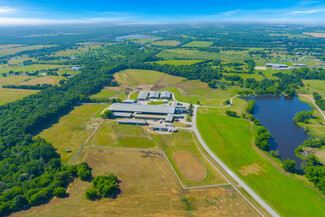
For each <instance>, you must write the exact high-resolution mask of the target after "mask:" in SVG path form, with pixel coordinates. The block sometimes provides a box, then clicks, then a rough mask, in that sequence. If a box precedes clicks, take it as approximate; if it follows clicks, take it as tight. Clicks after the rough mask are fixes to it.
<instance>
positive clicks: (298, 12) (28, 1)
mask: <svg viewBox="0 0 325 217" xmlns="http://www.w3.org/2000/svg"><path fill="white" fill-rule="evenodd" d="M189 21H190V22H193V21H242V22H254V21H259V22H304V23H310V22H312V23H324V22H325V0H302V1H295V0H271V1H270V0H269V1H263V0H260V1H257V0H245V1H243V0H223V1H220V0H200V1H199V0H163V1H155V0H150V1H148V0H132V1H131V0H123V1H121V0H120V1H119V0H114V1H112V0H93V1H90V0H9V1H8V0H0V24H1V25H6V24H54V23H78V22H88V23H89V22H114V23H170V22H189Z"/></svg>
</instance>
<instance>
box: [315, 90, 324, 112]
mask: <svg viewBox="0 0 325 217" xmlns="http://www.w3.org/2000/svg"><path fill="white" fill-rule="evenodd" d="M313 96H314V99H315V103H316V105H318V106H319V108H321V109H322V110H325V100H324V99H322V96H321V95H319V94H318V93H313Z"/></svg>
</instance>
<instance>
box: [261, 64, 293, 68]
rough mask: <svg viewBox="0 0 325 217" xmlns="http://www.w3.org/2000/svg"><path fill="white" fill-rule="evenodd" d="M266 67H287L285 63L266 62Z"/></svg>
mask: <svg viewBox="0 0 325 217" xmlns="http://www.w3.org/2000/svg"><path fill="white" fill-rule="evenodd" d="M266 67H272V68H273V69H285V68H288V66H287V65H286V64H277V63H267V64H266Z"/></svg>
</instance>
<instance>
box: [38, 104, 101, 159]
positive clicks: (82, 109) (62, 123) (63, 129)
mask: <svg viewBox="0 0 325 217" xmlns="http://www.w3.org/2000/svg"><path fill="white" fill-rule="evenodd" d="M102 107H103V105H100V104H83V105H80V106H76V107H74V108H73V110H72V111H71V112H70V113H69V114H67V115H65V116H63V117H61V118H60V120H59V122H58V123H56V124H54V125H53V126H51V127H50V128H48V129H46V130H44V131H42V132H41V133H40V134H39V135H40V136H41V137H42V138H44V139H46V141H48V142H51V143H52V144H53V146H54V148H56V149H57V152H58V153H59V154H60V155H61V160H62V161H63V162H64V163H66V162H68V160H69V159H70V157H71V156H72V155H73V154H74V153H75V151H76V150H77V149H78V148H79V147H80V146H81V145H82V144H84V143H85V142H86V140H87V139H88V138H89V137H90V135H91V134H92V133H93V132H94V130H95V129H96V128H97V127H98V125H99V124H100V122H101V121H102V119H101V118H97V117H93V118H92V116H93V115H94V114H95V113H96V112H97V111H98V110H100V109H101V108H102ZM66 149H69V150H71V152H67V151H66Z"/></svg>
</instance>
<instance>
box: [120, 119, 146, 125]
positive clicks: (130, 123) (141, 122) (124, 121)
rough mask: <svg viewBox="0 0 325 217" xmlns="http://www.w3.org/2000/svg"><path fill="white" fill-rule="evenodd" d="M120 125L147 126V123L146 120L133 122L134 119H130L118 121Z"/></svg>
mask: <svg viewBox="0 0 325 217" xmlns="http://www.w3.org/2000/svg"><path fill="white" fill-rule="evenodd" d="M117 123H118V124H128V125H142V126H144V125H147V121H145V120H133V119H129V120H117Z"/></svg>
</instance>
